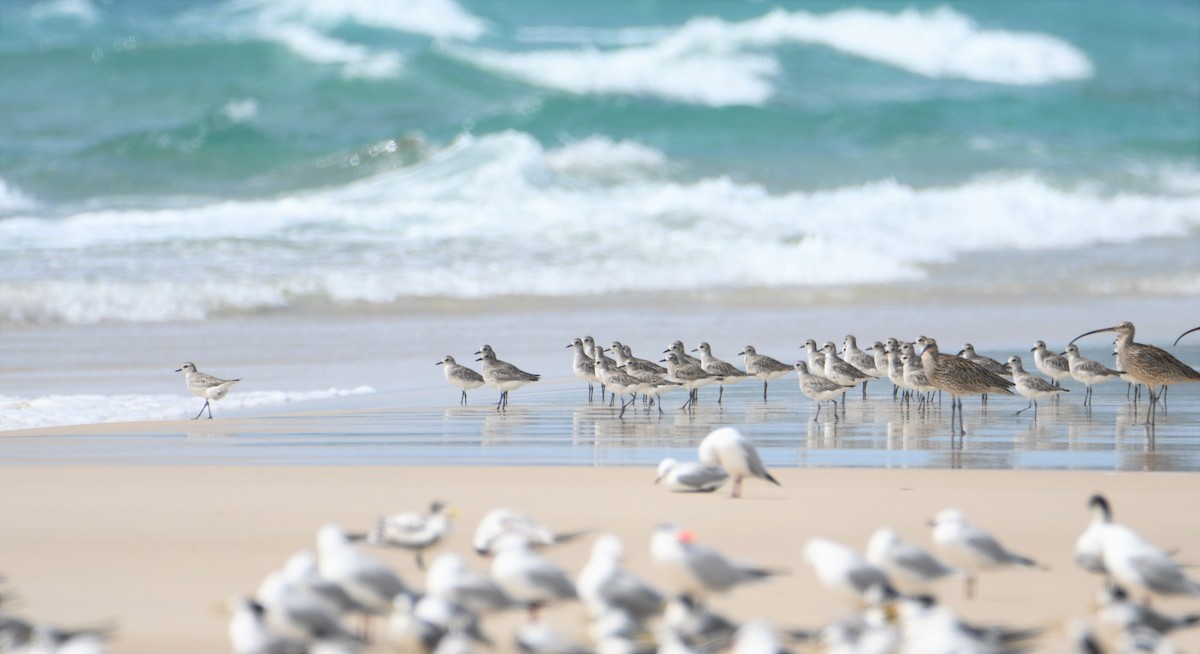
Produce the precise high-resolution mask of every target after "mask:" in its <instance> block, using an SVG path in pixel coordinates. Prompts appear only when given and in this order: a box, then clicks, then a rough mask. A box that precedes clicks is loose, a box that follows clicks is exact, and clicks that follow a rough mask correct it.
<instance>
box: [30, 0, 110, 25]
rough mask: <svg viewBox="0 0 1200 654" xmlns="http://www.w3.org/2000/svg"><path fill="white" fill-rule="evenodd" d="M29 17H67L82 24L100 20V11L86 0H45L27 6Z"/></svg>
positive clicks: (36, 18) (41, 18) (43, 18)
mask: <svg viewBox="0 0 1200 654" xmlns="http://www.w3.org/2000/svg"><path fill="white" fill-rule="evenodd" d="M29 17H30V18H32V19H34V20H37V21H42V20H53V19H60V18H62V19H68V20H74V21H78V22H79V23H82V24H84V25H92V24H95V23H98V22H100V12H99V10H97V9H96V6H95V5H93V4H92V3H91V2H88V0H45V1H44V2H37V3H34V4H33V5H31V6H30V7H29Z"/></svg>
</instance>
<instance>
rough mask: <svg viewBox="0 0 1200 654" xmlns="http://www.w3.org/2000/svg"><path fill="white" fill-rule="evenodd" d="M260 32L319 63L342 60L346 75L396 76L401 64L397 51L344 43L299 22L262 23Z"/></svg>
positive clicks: (332, 62)
mask: <svg viewBox="0 0 1200 654" xmlns="http://www.w3.org/2000/svg"><path fill="white" fill-rule="evenodd" d="M261 35H262V36H263V37H264V38H267V39H269V40H272V41H276V42H278V43H281V44H283V45H285V46H287V48H288V49H289V50H291V51H292V52H294V53H296V54H297V55H299V56H301V57H303V58H305V59H308V60H309V61H312V62H315V63H318V64H342V65H343V67H342V72H343V74H345V76H346V77H364V78H385V77H395V76H396V75H397V74H399V73H400V71H401V69H403V67H404V59H403V57H401V56H400V54H399V53H396V52H388V51H382V52H380V51H373V50H371V49H370V48H367V47H366V46H362V45H358V44H355V43H347V42H345V41H341V40H339V39H335V38H333V37H330V36H327V35H325V34H323V33H321V32H318V31H317V30H315V29H313V28H311V27H308V26H307V25H301V24H295V23H292V24H280V25H271V26H264V27H263V28H262V29H261Z"/></svg>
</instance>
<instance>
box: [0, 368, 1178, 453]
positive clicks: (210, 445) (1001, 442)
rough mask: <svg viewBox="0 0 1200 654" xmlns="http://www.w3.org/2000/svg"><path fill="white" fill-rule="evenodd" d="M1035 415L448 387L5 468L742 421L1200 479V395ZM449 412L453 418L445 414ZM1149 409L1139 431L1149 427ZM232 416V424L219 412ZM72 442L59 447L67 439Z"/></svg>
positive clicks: (151, 428) (824, 441) (766, 449)
mask: <svg viewBox="0 0 1200 654" xmlns="http://www.w3.org/2000/svg"><path fill="white" fill-rule="evenodd" d="M1068 387H1071V388H1072V393H1070V394H1069V395H1067V396H1066V397H1064V398H1063V399H1062V400H1061V401H1059V402H1057V403H1056V402H1053V401H1044V402H1041V403H1040V410H1039V414H1038V415H1037V417H1036V418H1035V417H1034V416H1033V415H1031V414H1032V411H1027V412H1025V413H1023V414H1022V415H1020V416H1014V415H1013V413H1014V412H1015V411H1016V410H1018V409H1020V408H1021V407H1023V406H1025V402H1024V401H1023V400H1020V399H1019V398H1017V399H1013V398H1000V397H992V398H991V399H990V402H989V405H988V406H987V407H982V406H981V402H980V400H979V399H978V398H968V399H966V400H965V402H964V405H965V407H966V419H965V423H966V432H967V433H966V435H965V437H962V438H955V437H952V436H951V434H950V429H949V416H950V403H949V399H948V398H946V399H944V400H942V401H941V402H940V404H939V403H938V402H937V401H936V400H934V401H933V402H932V403H931V404H930V405H929V406H928V408H926V409H921V408H920V406H919V405H918V404H917V403H912V404H910V405H909V406H905V405H903V404H901V403H898V402H895V401H893V400H892V397H891V386H890V385H889V384H887V383H881V382H875V383H873V384H872V385H871V386H870V388H869V392H868V399H867V400H865V401H864V400H862V399H861V398H860V394H859V393H858V392H857V391H855V392H852V393H851V394H850V395H849V396H848V400H847V402H846V408H845V415H844V416H839V417H838V418H837V419H835V418H834V415H833V412H832V410H831V409H830V408H829V407H828V405H827V406H826V408H824V409H823V410H822V411H821V413H820V415H819V417H818V419H817V420H814V419H813V414H814V412H815V406H814V404H813V403H812V402H811V401H809V400H807V399H806V398H804V397H803V396H801V395H800V393H799V390H798V388H797V385H796V382H795V378H794V377H789V378H786V379H784V380H779V381H776V382H774V383H773V384H772V385H771V388H770V400H769V401H768V402H765V403H764V402H763V401H762V395H761V393H762V388H761V385H760V384H759V383H758V382H744V383H742V384H740V385H737V386H731V387H730V388H728V389H727V391H726V394H725V399H724V402H723V403H722V405H720V406H718V405H717V403H716V396H717V391H716V389H714V388H706V389H703V390H702V391H701V403H700V405H699V406H698V407H697V408H696V410H695V411H693V412H685V411H681V410H679V409H678V406H679V405H680V404H681V403H682V402H683V399H684V396H683V393H682V392H679V393H675V394H674V395H671V396H668V397H667V398H666V402H665V404H666V406H667V409H666V412H665V414H664V415H661V416H660V415H659V414H658V412H657V410H649V411H648V412H647V411H644V410H643V409H642V408H641V406H640V401H639V404H638V405H636V406H631V407H629V408H628V409H627V410H626V413H625V417H624V418H621V417H619V412H618V410H617V409H616V408H612V409H610V408H609V407H608V406H607V404H605V403H601V402H600V401H599V389H597V397H596V401H595V402H593V403H591V404H589V403H588V402H587V401H586V390H585V388H584V386H583V385H582V383H580V382H575V381H573V380H567V379H558V380H551V381H548V382H546V383H543V384H540V385H539V386H535V387H532V388H529V389H523V390H520V391H514V392H513V393H512V394H511V403H510V406H509V407H508V409H507V411H505V412H497V411H496V409H495V408H494V406H493V405H489V404H486V402H488V401H491V400H492V399H493V394H492V393H491V392H485V390H484V389H480V390H479V391H475V392H473V393H472V395H471V401H472V402H473V404H472V405H470V406H467V407H459V406H456V399H457V398H456V395H457V394H456V392H455V391H454V389H427V390H422V391H406V392H404V393H379V394H374V395H365V396H356V397H348V398H336V399H333V400H325V401H321V402H315V403H309V404H308V405H305V406H304V407H300V406H297V407H295V408H296V409H301V408H303V409H304V410H296V411H292V412H287V413H279V412H278V410H274V411H272V412H271V413H263V412H260V413H259V414H257V415H246V414H244V413H243V416H242V417H238V418H234V419H229V420H219V421H212V422H210V421H207V420H202V421H196V422H180V421H172V422H145V423H132V424H129V425H120V426H116V427H115V428H110V429H108V430H102V429H91V430H88V429H86V428H84V429H78V430H63V429H59V430H58V433H59V434H60V435H54V432H53V430H51V431H49V432H43V433H40V434H38V435H32V436H30V435H18V436H10V437H7V438H3V439H2V443H3V452H4V457H3V461H4V462H7V463H20V462H25V463H29V462H53V463H145V464H163V463H167V464H193V463H194V464H205V463H226V464H228V463H243V464H256V465H277V464H282V465H296V464H300V465H308V464H319V465H606V466H610V465H615V466H652V465H654V464H655V463H657V462H658V460H660V459H661V458H663V457H666V456H673V457H676V458H694V456H695V452H694V449H695V447H696V446H697V445H698V444H699V442H700V439H702V438H703V437H704V435H705V434H707V433H708V432H709V431H710V430H711V429H713V428H715V427H718V426H723V425H734V426H737V427H738V428H740V429H742V431H743V432H745V433H746V434H747V435H748V436H749V437H750V438H751V439H752V440H753V441H754V442H755V443H756V444H757V446H758V448H759V451H760V452H761V453H762V455H763V457H764V459H765V460H766V462H767V464H768V465H769V466H777V467H786V466H799V467H880V468H972V469H979V468H992V469H1033V468H1050V469H1093V470H1155V471H1196V470H1200V436H1198V435H1197V428H1196V426H1197V425H1200V402H1198V401H1197V396H1196V387H1195V386H1191V387H1189V386H1178V387H1176V388H1174V389H1172V391H1171V392H1170V394H1168V399H1167V408H1166V411H1164V412H1160V413H1159V414H1158V416H1157V417H1156V424H1155V426H1154V427H1152V428H1151V427H1147V426H1145V425H1142V424H1135V415H1134V413H1133V404H1132V403H1131V402H1129V401H1128V400H1127V399H1126V397H1125V391H1126V387H1125V384H1123V383H1109V384H1107V385H1104V386H1100V387H1098V388H1097V390H1096V394H1095V401H1094V404H1095V406H1094V407H1093V408H1092V409H1091V410H1090V411H1089V410H1086V409H1084V407H1082V406H1081V402H1082V392H1081V391H1082V389H1075V388H1073V385H1070V384H1068ZM447 405H449V406H447ZM1145 406H1146V405H1145V400H1144V399H1143V400H1142V402H1141V403H1140V404H1139V405H1138V408H1139V413H1138V414H1137V416H1136V419H1137V420H1138V421H1143V420H1144V419H1145V415H1146V414H1145ZM226 415H228V413H226ZM64 433H65V434H68V435H62V434H64Z"/></svg>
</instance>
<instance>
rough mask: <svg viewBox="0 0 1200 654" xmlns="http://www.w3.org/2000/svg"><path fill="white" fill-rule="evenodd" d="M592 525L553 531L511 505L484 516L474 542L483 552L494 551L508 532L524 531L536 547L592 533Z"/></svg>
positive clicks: (531, 543) (477, 550)
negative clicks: (510, 507) (494, 544)
mask: <svg viewBox="0 0 1200 654" xmlns="http://www.w3.org/2000/svg"><path fill="white" fill-rule="evenodd" d="M591 531H592V530H591V529H582V530H578V531H564V532H555V531H552V530H551V529H550V528H549V527H547V526H546V525H543V524H542V523H540V522H538V521H536V520H534V519H533V518H530V517H528V516H525V515H522V514H520V513H517V512H516V511H514V510H512V509H509V508H503V507H502V508H496V509H492V510H491V511H489V512H488V514H487V515H485V516H483V520H480V521H479V526H477V527H476V528H475V537H474V538H473V539H472V540H471V545H472V546H473V547H474V548H475V551H476V552H478V553H479V555H480V556H487V555H489V554H491V553H492V549H493V543H494V542H495V541H496V539H498V538H500V537H501V536H503V535H505V534H521V535H523V536H524V537H525V538H526V539H527V540H528V541H529V544H530V545H533V546H534V547H545V546H548V545H557V544H559V543H569V542H571V541H573V540H575V539H576V538H579V537H580V536H583V535H586V534H588V533H591Z"/></svg>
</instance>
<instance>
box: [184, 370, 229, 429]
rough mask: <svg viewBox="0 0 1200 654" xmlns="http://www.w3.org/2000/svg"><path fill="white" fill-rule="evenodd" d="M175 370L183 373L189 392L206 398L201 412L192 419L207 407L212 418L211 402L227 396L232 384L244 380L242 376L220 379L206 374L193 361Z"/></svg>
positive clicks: (198, 414)
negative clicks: (197, 368)
mask: <svg viewBox="0 0 1200 654" xmlns="http://www.w3.org/2000/svg"><path fill="white" fill-rule="evenodd" d="M175 372H182V373H183V378H184V381H185V383H186V384H187V389H188V392H189V393H191V394H192V395H195V396H196V397H202V398H204V406H202V407H200V413H197V414H196V417H195V418H192V420H196V419H197V418H199V417H200V416H201V415H202V414H203V413H204V410H205V409H208V419H209V420H212V406H211V405H210V404H209V403H210V402H216V401H217V400H219V399H221V398H223V397H225V395H226V394H227V393H229V388H230V387H231V386H233V385H234V384H236V383H238V382H240V381H242V380H241V379H240V378H238V379H218V378H216V377H213V376H212V375H206V374H204V373H202V372H200V371H198V370H196V364H194V363H192V362H191V361H189V362H187V363H185V364H183V365H182V366H180V367H179V368H177V369H176V370H175Z"/></svg>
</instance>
